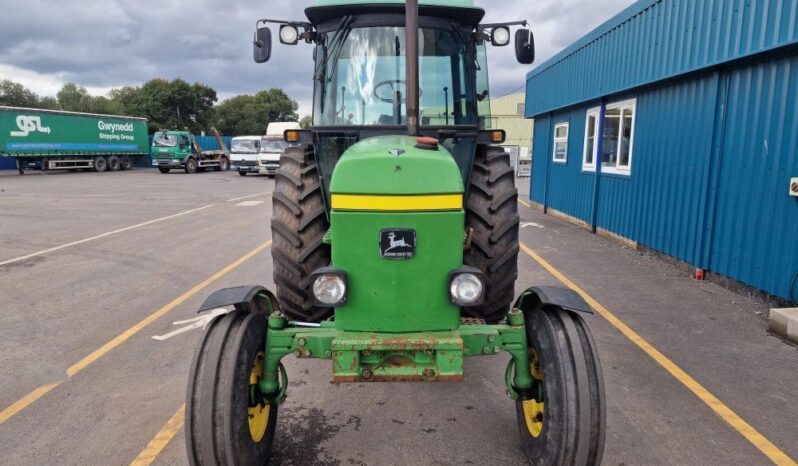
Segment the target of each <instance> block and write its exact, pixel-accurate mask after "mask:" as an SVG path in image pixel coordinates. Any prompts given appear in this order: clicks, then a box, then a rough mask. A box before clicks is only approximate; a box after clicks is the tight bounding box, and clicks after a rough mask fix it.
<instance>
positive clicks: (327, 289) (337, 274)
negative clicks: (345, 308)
mask: <svg viewBox="0 0 798 466" xmlns="http://www.w3.org/2000/svg"><path fill="white" fill-rule="evenodd" d="M311 288H312V291H313V299H314V301H315V304H317V305H320V306H342V305H344V304H346V299H347V289H346V273H344V272H341V271H340V270H333V269H332V268H329V267H325V268H323V269H319V270H317V271H315V272H313V274H312V275H311Z"/></svg>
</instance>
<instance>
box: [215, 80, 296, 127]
mask: <svg viewBox="0 0 798 466" xmlns="http://www.w3.org/2000/svg"><path fill="white" fill-rule="evenodd" d="M298 108H299V105H298V104H297V103H296V101H294V100H292V99H291V98H290V97H288V95H287V94H286V93H285V91H283V90H282V89H276V88H273V89H269V90H266V91H260V92H258V93H257V94H255V95H248V94H243V95H237V96H235V97H232V98H230V99H227V100H225V101H224V102H222V103H220V104H219V105H217V106H216V119H215V121H216V127H217V128H218V129H219V130H220V131H221V132H222V133H223V134H229V135H232V136H242V135H259V134H265V133H266V127H267V126H268V124H269V123H271V122H275V121H297V120H298V119H299V116H298V115H297V109H298Z"/></svg>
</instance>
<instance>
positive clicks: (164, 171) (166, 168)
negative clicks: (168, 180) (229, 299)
mask: <svg viewBox="0 0 798 466" xmlns="http://www.w3.org/2000/svg"><path fill="white" fill-rule="evenodd" d="M158 171H159V172H161V173H163V174H167V173H169V171H170V168H169V167H158Z"/></svg>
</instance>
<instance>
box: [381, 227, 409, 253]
mask: <svg viewBox="0 0 798 466" xmlns="http://www.w3.org/2000/svg"><path fill="white" fill-rule="evenodd" d="M388 239H389V240H390V241H391V244H390V245H389V246H388V248H387V249H386V250H385V252H388V251H390V250H391V249H396V248H409V247H410V245H409V244H407V243H406V242H405V239H404V238H402V239H400V240H397V239H396V233H394V232H390V233H388Z"/></svg>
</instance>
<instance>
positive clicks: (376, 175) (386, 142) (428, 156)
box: [330, 136, 464, 196]
mask: <svg viewBox="0 0 798 466" xmlns="http://www.w3.org/2000/svg"><path fill="white" fill-rule="evenodd" d="M416 145H417V142H416V138H415V137H411V136H377V137H373V138H369V139H366V140H364V141H361V142H358V143H357V144H355V145H353V146H352V147H350V148H349V149H348V150H347V151H346V152H345V153H344V154H343V156H342V157H341V159H340V160H339V161H338V164H337V165H336V167H335V172H334V173H333V176H332V180H331V181H330V192H331V193H332V194H377V195H385V196H391V195H419V194H462V193H463V191H464V190H463V178H462V175H461V174H460V169H459V168H458V166H457V163H456V162H455V161H454V158H452V155H451V154H450V153H449V151H447V150H446V149H445V148H443V147H442V146H438V147H437V148H436V149H432V150H430V149H424V148H419V147H416Z"/></svg>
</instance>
